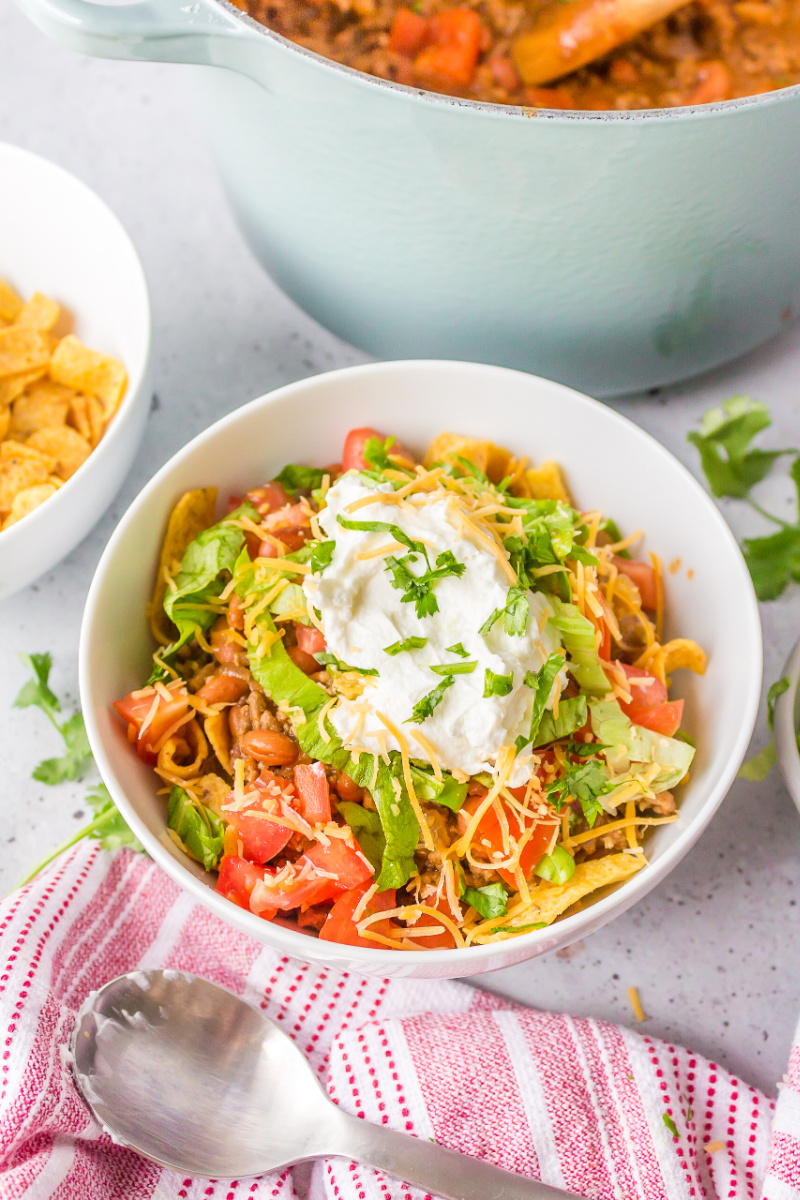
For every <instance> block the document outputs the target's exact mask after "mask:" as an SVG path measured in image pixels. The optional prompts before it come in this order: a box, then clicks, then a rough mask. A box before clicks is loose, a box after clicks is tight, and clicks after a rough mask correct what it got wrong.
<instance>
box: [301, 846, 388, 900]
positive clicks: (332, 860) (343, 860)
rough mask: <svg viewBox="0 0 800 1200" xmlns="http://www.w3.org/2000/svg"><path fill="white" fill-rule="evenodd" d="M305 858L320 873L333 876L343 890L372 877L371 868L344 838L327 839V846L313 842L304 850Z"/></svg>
mask: <svg viewBox="0 0 800 1200" xmlns="http://www.w3.org/2000/svg"><path fill="white" fill-rule="evenodd" d="M305 856H306V858H307V859H308V861H309V862H310V863H312V864H313V866H315V867H319V869H320V871H325V872H326V873H328V874H331V875H334V876H335V877H336V881H337V882H338V883H339V884H340V885H341V886H342V887H344V888H348V889H350V888H354V887H358V885H359V884H360V883H366V882H367V880H371V879H372V876H373V870H372V867H371V866H370V865H369V863H368V862H367V861H366V859H365V858H364V856H363V855H362V854H361V853H360V852H358V851H357V850H356V847H355V846H354V845H351V844H350V843H349V841H345V840H344V838H339V837H332V838H329V840H328V845H327V846H326V845H324V844H323V843H322V842H314V844H313V846H310V847H309V849H308V850H306V855H305Z"/></svg>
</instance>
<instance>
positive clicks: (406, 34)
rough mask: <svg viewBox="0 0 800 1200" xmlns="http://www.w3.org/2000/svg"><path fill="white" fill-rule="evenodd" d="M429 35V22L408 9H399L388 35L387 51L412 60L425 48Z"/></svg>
mask: <svg viewBox="0 0 800 1200" xmlns="http://www.w3.org/2000/svg"><path fill="white" fill-rule="evenodd" d="M429 35H430V21H429V20H428V18H427V17H423V16H422V15H421V14H420V13H415V12H413V11H412V10H411V9H410V8H401V9H398V11H397V12H396V13H395V18H394V21H393V22H392V31H391V33H390V34H389V49H390V50H393V51H394V53H395V54H404V55H405V56H406V58H413V57H414V55H415V54H419V52H420V50H421V49H422V48H423V46H425V44H426V43H427V41H428V37H429Z"/></svg>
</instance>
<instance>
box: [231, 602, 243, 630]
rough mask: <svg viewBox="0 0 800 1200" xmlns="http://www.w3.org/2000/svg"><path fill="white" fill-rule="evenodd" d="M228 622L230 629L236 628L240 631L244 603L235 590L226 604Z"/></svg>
mask: <svg viewBox="0 0 800 1200" xmlns="http://www.w3.org/2000/svg"><path fill="white" fill-rule="evenodd" d="M228 624H229V625H230V627H231V629H238V630H239V631H240V632H241V630H242V629H244V605H243V604H242V601H241V598H240V597H239V596H237V594H236V592H234V593H233V595H232V596H231V598H230V602H229V604H228Z"/></svg>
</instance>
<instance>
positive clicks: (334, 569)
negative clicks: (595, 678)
mask: <svg viewBox="0 0 800 1200" xmlns="http://www.w3.org/2000/svg"><path fill="white" fill-rule="evenodd" d="M391 493H392V488H391V485H390V484H379V485H377V486H372V487H370V486H368V484H367V483H366V481H365V480H364V479H363V478H362V477H359V476H358V475H345V476H343V477H342V478H341V479H340V480H339V481H338V482H337V483H336V484H334V486H333V487H332V488H331V489H330V490H329V491H328V493H327V496H326V501H327V506H326V508H325V509H323V511H322V512H321V513H320V515H319V523H320V527H321V528H322V530H323V532H324V533H325V536H326V537H327V538H330V539H333V540H335V542H336V547H335V549H334V551H333V555H332V558H331V561H330V564H329V565H328V566H326V567H325V569H324V571H323V572H321V573H320V574H315V575H307V576H306V578H305V580H304V583H303V587H304V590H305V593H306V595H307V597H308V598H309V600H310V601H311V603H312V604H313V606H314V608H315V609H316V610H317V612H318V613H319V614H320V618H321V623H322V626H323V628H324V631H325V639H326V642H327V645H328V650H329V651H330V652H331V653H333V654H335V655H336V657H337V658H338V659H339V661H340V662H343V663H347V664H349V665H350V666H353V667H362V668H365V669H367V670H373V671H374V670H377V671H378V675H377V676H375V675H371V676H365V677H364V689H363V692H362V694H361V695H360V696H359V697H358V698H357V699H355V700H348V699H346V698H344V697H342V698H341V699H340V702H339V704H338V705H337V706H335V707H334V708H333V710H332V711H331V713H330V716H329V720H330V722H331V724H332V726H333V727H334V729H335V730H336V732H337V734H338V735H339V736H340V737H341V739H342V741H343V742H344V744H345V745H349V744H355V745H357V746H360V747H362V748H363V749H364V750H366V751H368V752H369V753H370V754H375V755H379V754H380V753H381V751H382V749H384V748H385V749H386V750H399V749H400V746H399V744H398V742H397V740H396V738H395V737H394V736H393V735H392V734H391V733H390V732H389V731H388V730H387V728H386V725H385V724H384V723H383V722H382V720H381V718H380V716H379V715H378V714H382V715H383V716H384V717H386V718H387V719H388V721H389V722H390V723H391V724H392V725H394V726H395V727H396V728H398V729H400V730H402V731H403V736H404V737H405V738H406V739H407V741H408V745H409V749H410V755H411V757H412V758H414V759H417V760H419V761H422V762H430V761H431V758H430V755H429V753H428V751H427V748H426V746H425V745H424V744H422V743H420V742H418V741H416V739H415V737H414V733H415V731H419V732H420V733H421V734H422V735H423V737H424V739H425V741H426V742H427V743H429V744H430V746H431V747H432V748H433V750H434V753H435V755H436V758H437V760H438V763H439V765H440V766H441V767H442V769H443V770H449V771H456V772H463V773H464V774H466V775H476V774H479V773H481V772H483V771H491V770H492V768H493V767H494V765H495V760H496V758H497V755H498V753H499V752H500V750H501V749H502V748H503V747H504V746H508V745H513V744H514V742H515V741H516V739H517V737H518V736H519V735H521V734H525V733H527V732H528V730H529V729H530V720H531V711H532V708H533V691H532V690H531V689H530V688H529V687H527V686H526V685H525V684H524V683H523V678H524V676H525V673H526V671H531V672H533V673H536V672H537V671H538V670H539V669H540V668H541V667H542V665H543V664H544V662H545V660H546V658H547V656H548V655H549V654H551V653H553V652H554V651H555V650H557V649H558V648H559V646H560V644H561V643H560V639H559V636H558V633H557V632H556V631H555V630H554V629H553V628H552V626H550V625H549V624H548V620H547V618H548V616H549V615H550V612H551V610H550V606H549V605H548V603H547V598H546V596H544V595H542V594H541V593H539V592H528V593H527V596H528V601H529V603H530V614H529V616H528V621H527V626H526V629H525V632H524V634H522V635H521V636H518V635H509V634H507V633H506V632H505V630H504V628H503V620H502V618H500V619H499V620H498V621H496V622H495V624H494V626H493V627H492V629H491V631H490V632H489V633H488V634H487V635H485V636H484V635H483V634H481V633H480V632H479V630H480V628H481V626H482V625H483V624H484V622H485V621H486V620H487V618H488V617H489V616H490V614H491V613H492V612H493V611H494V610H495V609H497V608H499V609H502V608H503V607H504V606H505V604H506V602H507V599H508V590H509V580H508V577H507V575H506V574H505V573H504V571H503V569H502V567H501V565H500V562H499V561H498V558H497V556H496V555H495V554H493V553H492V552H491V551H490V550H488V549H486V548H484V547H481V546H479V545H476V544H475V542H474V541H472V540H470V539H469V537H467V536H462V534H461V533H460V532H459V528H460V527H461V523H460V522H459V520H458V515H457V513H456V512H454V508H455V507H456V506H457V503H458V501H457V498H456V497H448V498H442V499H431V498H429V497H428V496H425V495H424V494H417V495H412V496H410V497H409V498H408V500H407V501H404V502H401V503H399V504H397V503H387V502H384V501H381V499H380V496H381V494H391ZM367 496H372V497H374V501H373V503H370V504H368V505H363V506H360V507H358V508H357V509H356V510H355V511H348V509H349V507H350V506H351V505H352V504H353V503H354V502H355V501H358V500H361V499H363V498H365V497H367ZM340 515H341V516H342V517H344V518H345V519H346V520H353V521H359V522H365V521H369V522H386V523H390V524H392V525H395V526H399V527H400V529H402V530H403V532H404V533H406V534H407V535H408V536H409V537H410V538H412V539H414V540H416V541H419V542H422V543H423V544H424V546H425V548H426V550H427V554H428V559H429V561H430V563H431V566H433V565H434V563H435V560H436V557H437V555H438V554H440V553H442V551H445V550H450V551H452V552H453V554H454V555H455V557H456V559H457V560H458V561H459V562H460V563H463V564H464V567H465V570H464V572H463V574H462V575H461V576H460V577H456V576H455V575H449V576H447V577H445V578H443V579H440V580H437V581H436V582H435V584H434V585H433V588H434V594H435V596H436V600H437V602H438V612H436V613H434V614H432V615H430V616H423V617H419V616H417V614H416V611H415V605H414V603H413V602H411V603H403V602H402V600H401V597H402V594H403V593H402V591H400V590H398V589H397V588H395V587H393V585H392V574H391V572H390V571H388V570H387V569H386V566H387V564H386V556H383V555H378V556H375V557H366V556H368V555H369V554H370V552H371V551H375V550H378V548H379V547H381V546H386V545H388V544H389V543H391V542H393V541H394V538H393V536H392V534H391V533H389V532H384V531H381V532H372V531H364V530H348V529H344V528H343V527H342V526H341V525H340V524H339V522H338V521H337V517H339V516H340ZM392 553H393V554H394V555H395V556H396V557H397V558H402V557H403V556H404V555H405V554H406V553H408V551H407V550H406V548H405V547H401V548H395V549H394V550H393V551H392ZM410 569H411V570H412V571H413V572H414V573H415V574H417V575H420V574H422V572H423V571H424V570H426V569H427V564H426V563H425V561H424V559H423V558H422V556H421V555H420V556H418V557H417V560H416V561H415V562H414V563H411V564H410ZM409 637H423V638H426V639H427V641H426V643H425V645H424V646H422V647H420V648H416V649H412V650H408V651H403V652H401V653H399V654H394V655H391V654H387V653H386V647H387V646H391V645H393V644H394V643H396V642H400V641H404V640H405V639H406V638H409ZM458 643H460V644H461V646H462V647H463V649H464V651H466V655H467V657H466V658H462V657H461V656H460V655H458V654H457V653H454V652H453V651H452V650H450V649H449V647H451V646H453V645H455V644H458ZM461 662H475V663H477V665H476V667H475V669H474V670H473V671H472V672H471V673H469V674H458V675H454V676H453V683H452V684H451V685H450V686H449V687H448V688H447V690H446V691H445V693H444V696H443V698H442V700H441V701H440V703H439V704H438V705H437V706H436V708H435V709H434V711H433V713H432V714H431V715H430V716H429V717H427V718H426V719H424V720H420V721H418V722H411V723H409V718H410V717H411V715H412V711H413V709H414V706H415V705H416V704H417V702H418V701H419V700H421V699H422V697H423V696H425V695H427V694H428V693H430V692H431V691H432V690H433V689H434V688H435V687H436V686H437V685H438V684H441V683H442V682H443V678H442V676H440V675H437V674H436V673H434V672H433V671H431V667H432V666H441V665H445V664H447V665H454V664H457V663H461ZM487 670H489V671H492V672H493V673H494V674H496V675H506V676H508V675H513V687H512V690H511V691H510V692H509V694H508V695H506V696H495V695H492V696H486V697H485V696H484V695H483V692H484V681H485V678H486V671H487ZM565 683H566V674H565V672H564V671H562V672H560V679H559V680H558V681H557V684H555V685H554V688H553V693H551V696H550V698H549V699H548V704H547V707H548V708H551V707H552V703H553V698H554V694H555V690H556V687H557V686H558V687H559V690H560V688H563V686H564V685H565ZM531 771H532V763H531V755H530V751H529V750H528V753H527V754H526V752H525V751H523V752H522V754H521V755H520V756H519V757H518V758H517V759H516V762H515V764H514V767H513V770H512V774H511V777H510V779H509V783H510V784H511V786H512V787H516V786H519V785H520V784H522V783H524V782H525V781H526V780H527V779H528V778H529V776H530V774H531Z"/></svg>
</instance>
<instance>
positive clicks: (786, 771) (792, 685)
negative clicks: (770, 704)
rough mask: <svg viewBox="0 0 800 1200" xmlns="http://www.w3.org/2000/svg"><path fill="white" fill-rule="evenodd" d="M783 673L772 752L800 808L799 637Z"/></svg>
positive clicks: (791, 794) (777, 703)
mask: <svg viewBox="0 0 800 1200" xmlns="http://www.w3.org/2000/svg"><path fill="white" fill-rule="evenodd" d="M783 675H784V677H785V678H786V679H788V680H789V686H788V688H787V689H786V691H785V692H784V693H783V695H782V696H779V697H778V700H777V702H776V704H775V752H776V754H777V756H778V763H779V765H780V768H781V773H782V774H783V779H784V782H785V784H786V787H787V789H788V792H789V795H790V796H791V797H792V799H793V800H794V802H795V804H796V805H797V808H798V811H800V750H799V749H798V747H797V734H798V731H799V730H800V641H798V642H797V643H796V645H795V647H794V649H793V650H792V653H791V654H790V655H789V657H788V659H787V660H786V666H785V667H784V668H783Z"/></svg>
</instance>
